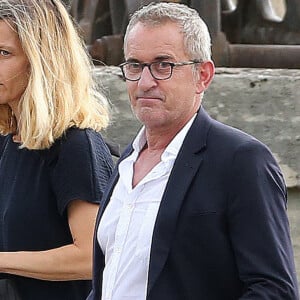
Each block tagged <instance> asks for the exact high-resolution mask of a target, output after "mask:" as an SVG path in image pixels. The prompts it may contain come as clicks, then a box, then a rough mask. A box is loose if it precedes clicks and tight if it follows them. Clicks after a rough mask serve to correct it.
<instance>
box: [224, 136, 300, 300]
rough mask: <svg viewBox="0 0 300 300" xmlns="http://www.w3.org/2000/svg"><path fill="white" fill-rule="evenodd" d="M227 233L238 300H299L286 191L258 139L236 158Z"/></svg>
mask: <svg viewBox="0 0 300 300" xmlns="http://www.w3.org/2000/svg"><path fill="white" fill-rule="evenodd" d="M230 178H231V180H230V181H231V183H230V187H229V188H230V197H229V198H228V199H229V200H228V214H229V215H228V220H229V227H230V230H229V234H230V239H231V242H232V245H233V250H234V253H235V256H236V262H237V267H238V271H239V275H240V279H241V280H242V281H243V282H244V285H245V290H244V293H243V295H242V297H241V298H240V299H243V300H246V299H251V300H255V299H257V300H258V299H285V300H295V299H299V294H298V283H297V278H296V271H295V265H294V258H293V257H294V256H293V248H292V243H291V238H290V230H289V222H288V218H287V191H286V187H285V183H284V179H283V176H282V174H281V171H280V169H279V166H278V164H277V163H276V161H275V159H274V158H273V156H272V154H271V152H270V151H269V149H268V148H267V147H266V146H265V145H263V144H261V143H260V142H258V141H255V140H254V141H250V142H249V141H248V142H246V143H244V144H243V145H241V146H240V147H239V148H238V149H237V150H236V151H235V154H234V157H233V159H232V169H231V176H230Z"/></svg>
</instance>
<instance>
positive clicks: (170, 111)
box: [125, 22, 214, 187]
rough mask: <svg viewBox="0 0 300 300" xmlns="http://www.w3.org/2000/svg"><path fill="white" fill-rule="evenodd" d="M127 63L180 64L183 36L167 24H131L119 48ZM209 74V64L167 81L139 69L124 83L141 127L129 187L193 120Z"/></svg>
mask: <svg viewBox="0 0 300 300" xmlns="http://www.w3.org/2000/svg"><path fill="white" fill-rule="evenodd" d="M125 58H126V60H127V61H137V62H141V63H150V62H153V61H162V60H163V61H170V62H186V61H189V60H190V59H189V57H188V56H187V54H186V53H185V51H184V43H183V35H182V33H181V32H180V29H179V27H178V25H176V24H175V23H172V22H168V23H165V24H163V25H161V24H160V26H159V27H156V26H149V25H144V24H142V23H137V24H136V25H135V26H134V27H133V29H132V30H131V31H130V33H129V35H128V39H127V44H126V45H125ZM213 75H214V65H213V63H212V61H206V62H204V63H201V64H198V65H197V70H196V71H194V70H193V66H181V67H178V68H176V67H175V68H174V69H173V75H172V77H171V78H170V79H167V80H156V79H155V78H153V77H152V75H151V73H150V71H149V69H148V68H147V67H145V68H144V69H143V72H142V76H141V79H140V80H138V81H126V84H127V89H128V93H129V97H130V103H131V106H132V108H133V111H134V113H135V114H136V116H137V118H138V119H139V120H140V121H141V122H142V123H143V124H144V125H145V128H146V140H147V144H146V146H145V147H144V149H143V150H142V151H141V152H140V154H139V157H138V159H137V161H136V163H135V165H134V176H133V182H132V185H133V187H134V186H136V185H137V184H138V183H139V182H140V181H141V180H142V179H143V178H144V177H145V176H146V175H147V174H148V173H149V172H150V171H151V169H152V168H153V167H154V166H155V165H156V164H158V163H159V162H160V160H161V154H162V153H163V151H164V150H165V149H166V147H167V146H168V144H169V143H170V142H171V140H172V139H173V138H174V137H175V135H176V134H177V133H178V132H179V131H180V130H181V129H182V128H183V127H184V125H185V124H186V123H187V122H188V121H189V120H190V119H191V118H192V117H193V116H194V115H195V113H196V112H197V110H198V109H199V107H200V105H201V94H202V92H204V91H205V90H206V88H207V87H208V86H209V84H210V82H211V80H212V78H213Z"/></svg>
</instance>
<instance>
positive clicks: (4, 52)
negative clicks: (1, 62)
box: [0, 49, 10, 56]
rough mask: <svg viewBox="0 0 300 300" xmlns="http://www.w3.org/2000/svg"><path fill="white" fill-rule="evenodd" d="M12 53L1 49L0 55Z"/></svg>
mask: <svg viewBox="0 0 300 300" xmlns="http://www.w3.org/2000/svg"><path fill="white" fill-rule="evenodd" d="M9 54H10V53H9V52H8V51H6V50H3V49H2V50H0V55H1V56H8V55H9Z"/></svg>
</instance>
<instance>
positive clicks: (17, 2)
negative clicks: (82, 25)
mask: <svg viewBox="0 0 300 300" xmlns="http://www.w3.org/2000/svg"><path fill="white" fill-rule="evenodd" d="M0 20H5V21H8V23H9V24H11V25H12V27H13V28H14V30H15V31H16V32H17V34H18V36H19V39H20V42H21V45H22V47H23V49H24V52H25V54H26V56H27V58H28V60H29V64H30V71H29V72H30V74H29V75H28V77H29V80H28V85H27V87H26V89H25V92H24V94H23V95H22V98H21V100H20V103H19V111H20V118H19V123H18V124H16V120H15V118H14V116H13V114H12V111H11V109H10V107H9V106H8V105H7V104H4V105H0V120H1V122H0V133H1V134H4V135H5V134H9V133H13V132H15V131H16V130H17V127H18V130H19V134H20V136H21V140H22V144H21V147H26V148H28V149H45V148H49V147H50V146H51V145H52V144H53V143H54V141H55V140H56V139H58V138H59V137H61V136H62V135H63V134H64V132H65V131H66V129H68V128H70V127H72V126H76V127H78V128H82V129H84V128H92V129H94V130H96V131H100V130H101V129H103V128H105V127H106V126H107V125H108V122H109V105H108V102H107V100H106V98H105V97H104V96H103V95H102V94H101V93H100V92H99V88H98V87H97V86H96V81H94V80H93V75H92V67H93V66H92V63H91V59H90V57H89V55H88V54H87V50H86V48H85V46H84V42H83V40H82V38H81V37H80V36H79V34H78V31H77V28H76V27H75V25H74V23H73V21H72V19H71V18H70V16H69V14H68V12H67V10H66V8H65V6H64V5H63V4H62V2H61V1H59V0H0Z"/></svg>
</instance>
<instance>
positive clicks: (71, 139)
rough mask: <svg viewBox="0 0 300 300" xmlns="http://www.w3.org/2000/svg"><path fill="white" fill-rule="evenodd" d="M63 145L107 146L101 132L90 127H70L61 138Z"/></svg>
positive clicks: (82, 146) (83, 146)
mask: <svg viewBox="0 0 300 300" xmlns="http://www.w3.org/2000/svg"><path fill="white" fill-rule="evenodd" d="M60 145H61V147H66V148H68V147H81V148H85V147H89V148H90V147H101V148H102V147H106V145H105V141H104V139H103V137H102V135H101V133H100V132H97V131H95V130H93V129H90V128H85V129H80V128H77V127H72V128H69V129H68V130H67V131H66V132H65V134H64V135H63V136H62V137H61V139H60Z"/></svg>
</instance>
